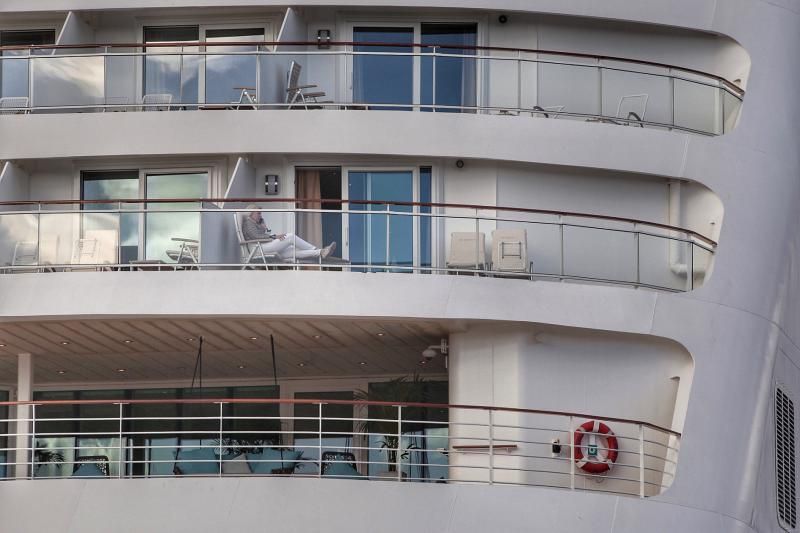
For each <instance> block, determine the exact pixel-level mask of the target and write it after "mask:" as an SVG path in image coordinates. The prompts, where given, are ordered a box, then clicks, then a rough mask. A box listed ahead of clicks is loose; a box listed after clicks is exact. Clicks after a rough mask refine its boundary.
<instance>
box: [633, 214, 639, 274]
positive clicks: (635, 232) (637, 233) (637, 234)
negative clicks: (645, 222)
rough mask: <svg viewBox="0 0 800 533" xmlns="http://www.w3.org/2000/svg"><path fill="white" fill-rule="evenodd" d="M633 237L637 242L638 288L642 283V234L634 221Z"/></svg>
mask: <svg viewBox="0 0 800 533" xmlns="http://www.w3.org/2000/svg"><path fill="white" fill-rule="evenodd" d="M633 231H634V233H633V239H634V241H635V242H636V288H637V289H638V288H639V284H640V283H641V252H640V238H641V235H640V234H639V232H638V231H636V222H634V223H633Z"/></svg>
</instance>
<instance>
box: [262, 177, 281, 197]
mask: <svg viewBox="0 0 800 533" xmlns="http://www.w3.org/2000/svg"><path fill="white" fill-rule="evenodd" d="M264 194H266V195H268V196H275V195H276V194H278V175H277V174H267V175H266V176H264Z"/></svg>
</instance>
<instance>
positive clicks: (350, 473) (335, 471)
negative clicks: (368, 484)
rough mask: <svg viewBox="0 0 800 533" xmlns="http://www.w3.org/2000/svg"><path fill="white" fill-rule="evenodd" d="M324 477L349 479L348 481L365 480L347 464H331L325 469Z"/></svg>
mask: <svg viewBox="0 0 800 533" xmlns="http://www.w3.org/2000/svg"><path fill="white" fill-rule="evenodd" d="M324 475H326V476H332V477H333V476H335V477H339V478H350V479H367V478H365V477H364V476H362V475H361V474H360V473H359V472H358V470H356V469H355V468H353V467H352V466H351V465H349V464H347V463H331V464H329V465H328V467H327V468H326V469H325V474H324Z"/></svg>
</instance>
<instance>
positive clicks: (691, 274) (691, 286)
mask: <svg viewBox="0 0 800 533" xmlns="http://www.w3.org/2000/svg"><path fill="white" fill-rule="evenodd" d="M690 239H691V237H690ZM686 275H687V276H688V277H689V290H690V291H691V290H694V242H692V241H691V240H690V241H689V270H688V273H687V274H686Z"/></svg>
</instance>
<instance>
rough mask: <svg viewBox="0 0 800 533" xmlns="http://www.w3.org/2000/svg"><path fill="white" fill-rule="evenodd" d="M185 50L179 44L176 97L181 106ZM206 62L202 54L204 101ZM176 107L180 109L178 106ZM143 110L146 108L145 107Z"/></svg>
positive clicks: (204, 98)
mask: <svg viewBox="0 0 800 533" xmlns="http://www.w3.org/2000/svg"><path fill="white" fill-rule="evenodd" d="M185 51H186V50H185V48H184V46H183V45H181V50H180V60H179V61H178V69H179V70H180V72H179V73H178V99H179V100H180V101H179V102H178V104H179V105H180V106H183V54H184V52H185ZM206 63H207V62H206V56H205V55H204V56H203V101H204V102H205V100H206V91H205V82H206V80H205V78H206V74H207V73H206V71H205V66H206ZM178 109H180V107H179V108H178ZM145 111H147V110H146V109H145ZM167 111H170V108H169V106H167Z"/></svg>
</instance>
